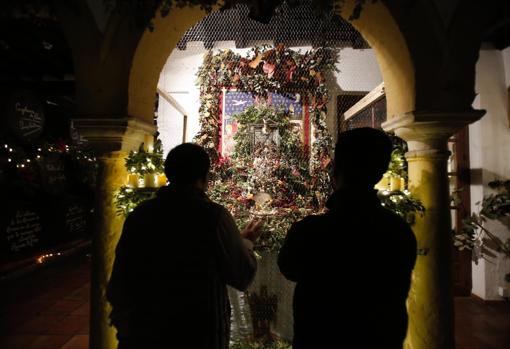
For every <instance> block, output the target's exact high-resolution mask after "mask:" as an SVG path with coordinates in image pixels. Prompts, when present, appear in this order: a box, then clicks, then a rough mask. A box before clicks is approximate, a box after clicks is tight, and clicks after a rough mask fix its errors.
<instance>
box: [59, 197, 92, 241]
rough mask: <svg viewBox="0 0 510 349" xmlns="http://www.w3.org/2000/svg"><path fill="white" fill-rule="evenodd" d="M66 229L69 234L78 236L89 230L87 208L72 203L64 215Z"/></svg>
mask: <svg viewBox="0 0 510 349" xmlns="http://www.w3.org/2000/svg"><path fill="white" fill-rule="evenodd" d="M64 224H65V230H66V233H67V234H68V236H70V237H76V236H80V235H84V234H85V233H86V232H87V224H88V215H87V210H86V209H85V207H83V206H82V205H80V204H70V205H69V206H68V207H67V210H66V213H65V217H64Z"/></svg>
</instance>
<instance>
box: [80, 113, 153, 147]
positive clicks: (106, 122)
mask: <svg viewBox="0 0 510 349" xmlns="http://www.w3.org/2000/svg"><path fill="white" fill-rule="evenodd" d="M73 126H74V128H75V129H76V130H77V131H78V133H79V135H80V136H82V137H83V138H84V139H86V140H87V141H88V142H89V144H90V145H91V146H92V148H93V149H94V150H95V151H96V152H97V154H98V155H101V154H104V153H108V152H113V151H126V152H128V151H131V150H136V149H137V148H138V147H139V146H140V143H142V142H143V141H144V138H145V135H152V134H154V132H155V131H156V125H154V124H152V123H150V122H147V121H145V120H141V119H138V118H134V117H123V118H121V117H119V118H93V117H88V118H77V119H73Z"/></svg>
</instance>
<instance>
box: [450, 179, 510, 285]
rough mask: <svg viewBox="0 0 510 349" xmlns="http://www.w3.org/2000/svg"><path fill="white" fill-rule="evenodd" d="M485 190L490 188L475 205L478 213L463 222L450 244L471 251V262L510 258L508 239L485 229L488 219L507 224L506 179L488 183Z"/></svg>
mask: <svg viewBox="0 0 510 349" xmlns="http://www.w3.org/2000/svg"><path fill="white" fill-rule="evenodd" d="M489 187H490V188H492V189H494V190H495V192H494V193H493V194H490V195H487V196H485V197H484V198H483V200H482V201H481V202H478V203H477V205H479V206H480V210H479V211H478V212H477V213H475V212H473V213H472V214H471V216H470V217H468V218H466V219H464V220H463V230H462V232H461V233H460V234H457V235H455V236H454V245H455V246H456V247H457V248H458V249H459V250H464V249H470V250H472V251H473V261H474V262H475V263H477V262H478V260H479V259H480V258H484V259H486V260H487V259H488V258H489V257H492V258H495V257H497V255H498V254H503V255H504V256H506V257H508V258H510V237H507V238H506V239H502V238H500V237H498V236H497V235H496V234H495V233H494V232H492V231H490V230H489V229H488V228H487V227H486V222H487V221H489V220H499V221H501V222H502V223H504V224H505V225H507V226H508V225H509V220H508V219H509V218H510V180H506V181H500V180H496V181H492V182H490V183H489ZM505 280H506V282H510V273H508V274H506V275H505Z"/></svg>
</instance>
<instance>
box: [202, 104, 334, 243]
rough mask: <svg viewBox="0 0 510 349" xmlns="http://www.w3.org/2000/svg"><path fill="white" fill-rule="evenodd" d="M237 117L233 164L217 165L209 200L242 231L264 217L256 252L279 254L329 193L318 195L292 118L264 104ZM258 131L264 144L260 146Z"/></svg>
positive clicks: (225, 160)
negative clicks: (295, 224)
mask: <svg viewBox="0 0 510 349" xmlns="http://www.w3.org/2000/svg"><path fill="white" fill-rule="evenodd" d="M234 118H235V120H236V121H237V122H238V125H239V129H238V131H237V133H236V134H235V136H234V139H235V141H236V143H235V148H234V153H233V154H232V160H230V159H222V161H220V162H219V163H218V164H217V165H216V167H215V176H214V179H213V182H212V183H211V185H210V189H209V195H210V197H211V199H213V200H214V201H215V202H218V203H220V204H222V205H224V206H225V207H227V208H228V209H229V210H230V211H231V213H232V214H233V216H234V217H236V219H237V223H238V225H239V226H240V227H244V226H245V225H246V224H247V222H248V221H249V220H250V217H252V216H253V215H255V216H257V215H258V216H260V217H263V218H265V228H264V229H265V230H264V233H263V234H262V236H261V237H260V238H259V240H258V241H257V244H256V250H257V251H272V250H278V249H279V248H280V247H281V243H282V242H283V240H284V238H285V235H286V233H287V231H288V230H289V228H290V226H291V224H292V223H293V222H295V221H297V220H299V219H301V218H303V217H304V216H306V215H308V214H311V213H314V212H319V210H320V208H321V205H320V202H319V198H321V197H323V196H326V195H327V194H328V192H325V193H320V195H316V194H315V188H314V186H313V180H312V176H311V175H310V171H309V167H308V163H309V156H308V154H307V151H306V150H305V147H304V145H303V142H302V141H301V137H300V132H299V130H297V129H295V127H294V125H293V124H291V122H290V117H289V114H288V113H286V112H284V111H278V109H276V108H275V107H273V106H264V105H259V106H251V107H248V108H247V109H245V110H244V111H243V112H242V113H240V114H237V115H235V116H234ZM255 132H260V133H261V134H262V136H263V137H264V138H266V139H265V141H264V142H260V143H256V142H255V140H254V133H255ZM264 132H265V134H264ZM328 191H329V188H328Z"/></svg>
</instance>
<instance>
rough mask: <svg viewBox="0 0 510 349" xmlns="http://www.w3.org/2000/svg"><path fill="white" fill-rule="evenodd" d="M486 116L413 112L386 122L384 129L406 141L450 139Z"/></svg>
mask: <svg viewBox="0 0 510 349" xmlns="http://www.w3.org/2000/svg"><path fill="white" fill-rule="evenodd" d="M484 114H485V110H466V111H460V112H452V111H449V112H440V111H432V112H431V111H413V112H409V113H405V114H404V115H401V116H397V117H395V118H392V119H390V120H388V121H386V122H384V123H383V124H382V127H383V129H384V130H385V131H393V132H395V134H396V135H397V136H399V137H401V138H403V139H405V140H426V139H435V138H442V139H448V138H450V137H451V136H452V135H453V134H454V133H455V132H457V131H458V130H459V129H461V128H462V127H464V126H466V125H469V124H470V123H473V122H475V121H478V120H479V119H480V118H481V117H482V116H483V115H484Z"/></svg>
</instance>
